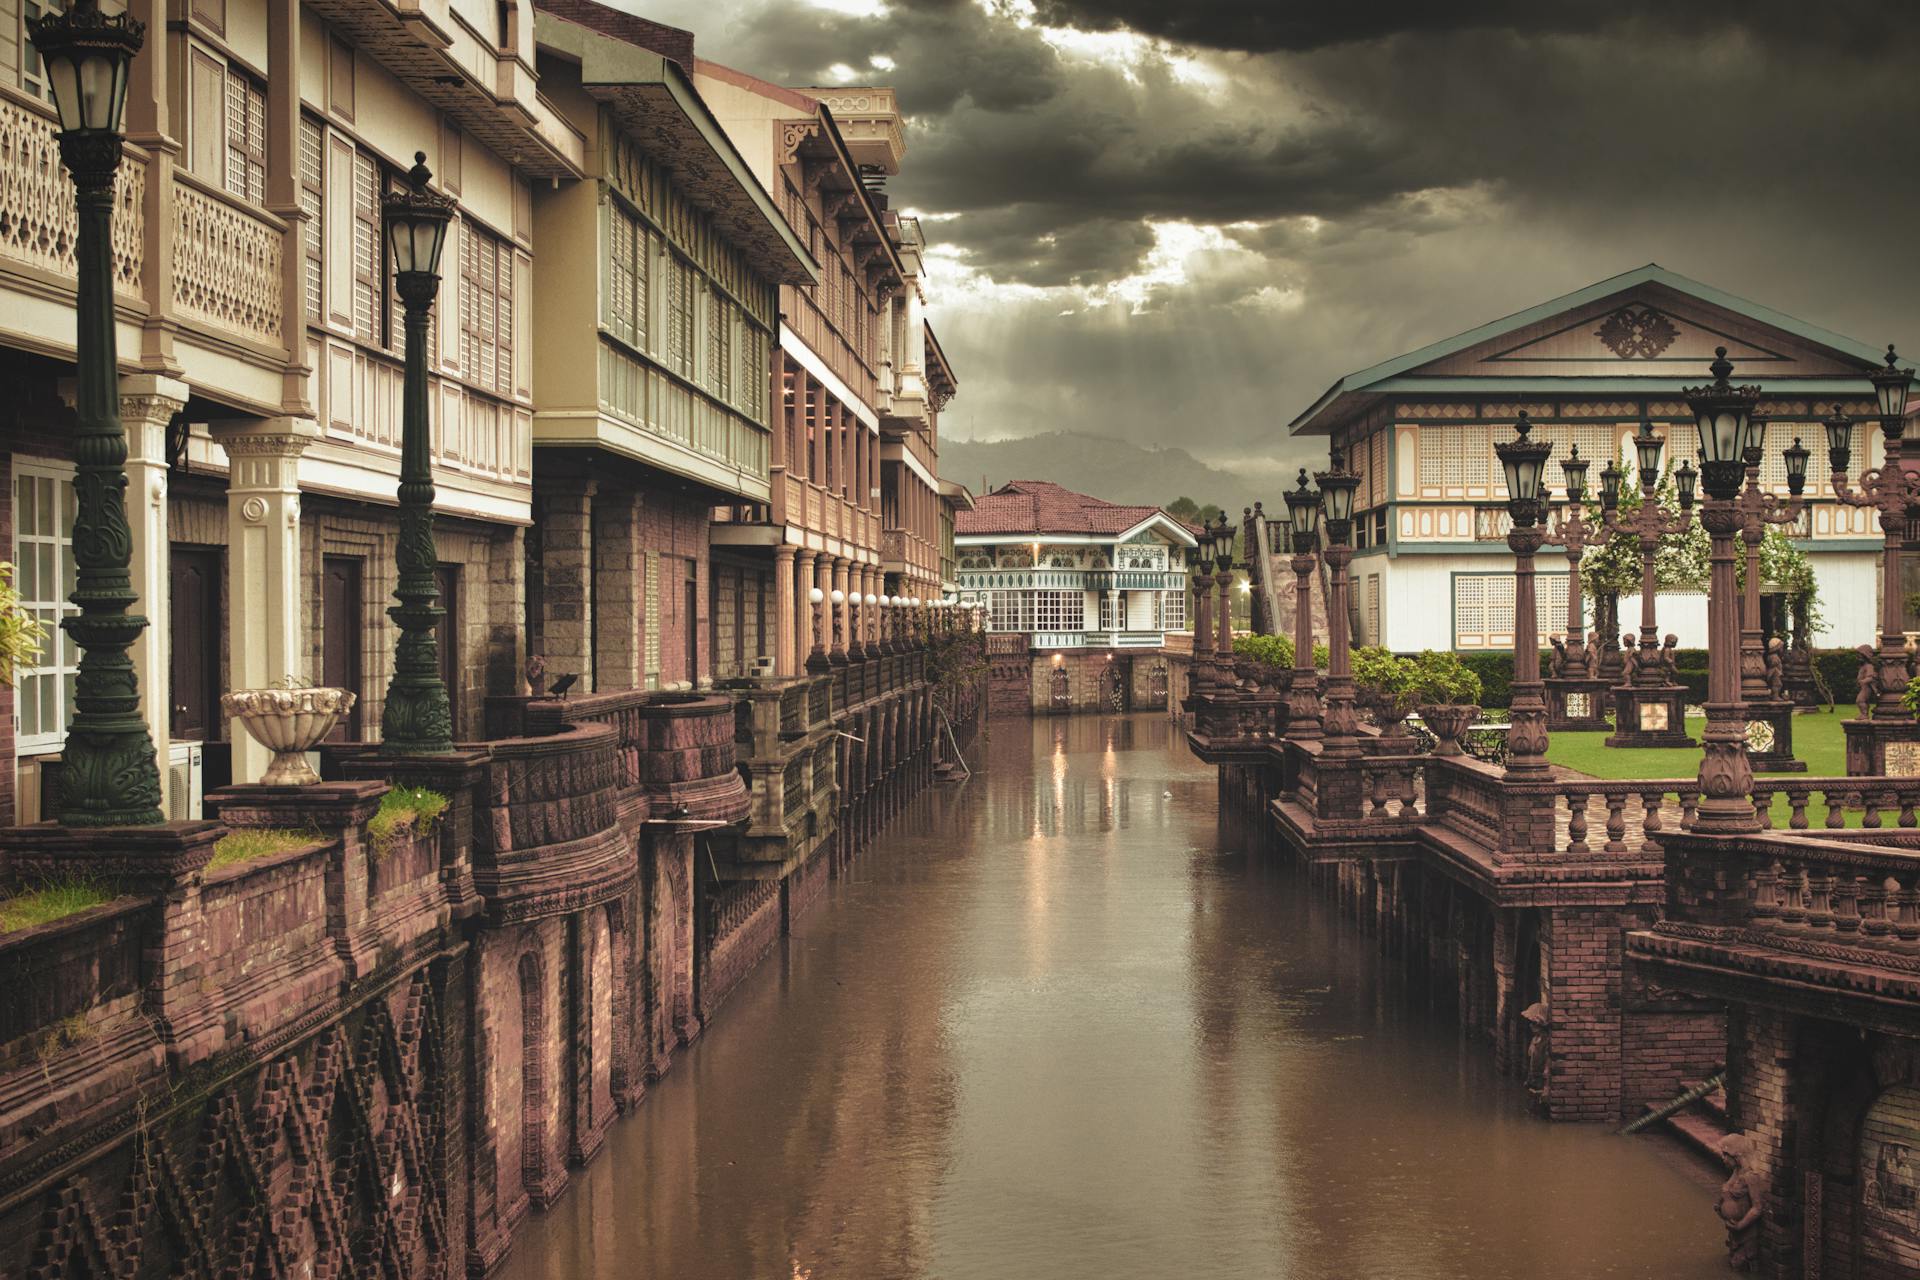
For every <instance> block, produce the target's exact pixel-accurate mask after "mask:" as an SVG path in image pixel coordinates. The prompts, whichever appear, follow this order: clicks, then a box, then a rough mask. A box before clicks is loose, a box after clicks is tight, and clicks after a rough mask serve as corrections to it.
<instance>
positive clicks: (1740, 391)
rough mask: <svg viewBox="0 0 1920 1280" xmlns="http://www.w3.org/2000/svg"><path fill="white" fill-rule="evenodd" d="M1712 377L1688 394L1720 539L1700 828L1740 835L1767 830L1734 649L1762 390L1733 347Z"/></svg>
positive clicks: (1713, 578)
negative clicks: (1759, 811)
mask: <svg viewBox="0 0 1920 1280" xmlns="http://www.w3.org/2000/svg"><path fill="white" fill-rule="evenodd" d="M1712 372H1713V382H1712V383H1711V384H1709V385H1707V386H1704V387H1689V388H1687V389H1686V390H1685V391H1683V392H1682V394H1683V395H1685V396H1686V398H1687V406H1688V408H1690V409H1692V410H1693V418H1694V423H1695V425H1696V426H1697V427H1698V429H1699V432H1700V484H1701V487H1702V488H1704V489H1705V490H1706V494H1707V499H1706V502H1705V503H1703V504H1702V505H1701V508H1700V523H1701V524H1702V525H1703V526H1704V527H1705V528H1706V531H1707V536H1708V537H1709V538H1711V539H1712V540H1713V551H1712V560H1711V564H1712V572H1711V574H1710V576H1709V579H1708V584H1707V727H1706V730H1705V732H1703V733H1702V734H1701V735H1700V736H1701V738H1702V739H1703V741H1702V744H1701V745H1702V746H1703V748H1704V753H1703V754H1702V756H1701V758H1700V810H1699V816H1698V817H1697V818H1696V819H1695V822H1694V829H1695V830H1696V831H1706V832H1717V833H1720V834H1726V835H1739V834H1742V833H1745V832H1751V831H1758V830H1759V829H1760V821H1759V818H1758V817H1757V816H1756V815H1755V814H1754V811H1753V801H1752V799H1751V793H1752V790H1753V769H1752V767H1751V764H1750V762H1749V761H1748V759H1747V723H1746V715H1745V709H1744V708H1743V707H1742V706H1741V704H1740V685H1739V677H1738V674H1737V672H1736V670H1735V668H1734V665H1733V654H1734V648H1733V645H1734V642H1735V638H1736V636H1737V635H1738V634H1739V629H1740V615H1739V609H1740V605H1739V599H1738V597H1737V596H1736V595H1735V594H1734V570H1733V538H1734V535H1735V534H1736V533H1738V532H1739V531H1740V526H1741V514H1740V511H1739V510H1738V508H1737V506H1736V502H1735V500H1736V499H1737V498H1738V497H1739V495H1740V487H1741V482H1742V481H1743V480H1744V478H1745V476H1746V470H1747V463H1746V456H1745V455H1746V450H1747V448H1748V446H1749V444H1750V443H1751V437H1750V436H1749V431H1750V429H1751V422H1752V417H1753V407H1754V405H1755V403H1757V402H1758V400H1759V399H1760V388H1758V387H1753V386H1748V387H1736V386H1734V385H1733V384H1732V383H1731V382H1730V381H1728V377H1729V375H1731V374H1732V373H1733V364H1732V362H1731V361H1729V360H1728V359H1727V349H1726V348H1725V347H1719V348H1716V349H1715V351H1714V361H1713V365H1712Z"/></svg>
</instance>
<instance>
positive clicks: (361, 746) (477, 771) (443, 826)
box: [322, 742, 492, 919]
mask: <svg viewBox="0 0 1920 1280" xmlns="http://www.w3.org/2000/svg"><path fill="white" fill-rule="evenodd" d="M322 751H323V752H324V754H325V756H326V760H327V774H328V777H329V778H330V779H331V778H332V777H334V776H336V775H337V776H339V777H341V778H345V779H348V780H352V781H361V780H373V781H379V782H385V783H388V784H390V785H392V786H395V787H424V788H426V789H427V790H429V791H437V792H439V793H440V794H441V795H443V796H445V797H447V800H448V802H449V803H448V805H447V811H446V813H445V814H443V815H441V818H440V823H439V826H438V827H437V829H436V831H437V838H438V840H439V842H440V881H441V883H442V884H443V885H445V886H446V891H447V901H448V903H449V904H450V905H451V906H452V908H453V914H454V917H455V918H456V919H466V918H468V917H470V916H474V915H477V914H479V912H480V910H481V909H482V907H483V905H484V904H483V903H482V901H481V898H480V894H479V891H478V890H477V889H475V888H474V883H473V856H474V848H473V846H474V841H475V840H476V839H479V838H481V836H480V833H478V832H476V831H475V830H474V798H475V793H476V791H477V790H478V789H479V787H480V786H481V785H482V783H483V781H484V780H485V777H486V773H487V764H488V761H489V760H491V759H492V753H491V752H490V751H488V750H486V749H484V748H462V749H457V750H454V751H449V752H447V753H446V754H445V755H419V756H399V755H388V754H385V753H383V751H382V749H381V747H380V745H379V744H378V743H357V742H356V743H341V744H337V745H329V746H326V747H323V748H322ZM486 838H488V839H491V838H492V833H491V832H488V833H486Z"/></svg>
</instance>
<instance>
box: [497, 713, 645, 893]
mask: <svg viewBox="0 0 1920 1280" xmlns="http://www.w3.org/2000/svg"><path fill="white" fill-rule="evenodd" d="M487 748H488V751H489V753H490V755H489V759H488V760H487V762H486V766H485V770H486V772H485V776H484V779H483V781H482V783H481V788H482V789H481V793H480V804H479V805H478V812H477V813H476V814H475V821H474V835H475V840H474V849H473V879H474V884H475V886H476V887H477V888H478V889H479V890H480V892H481V893H482V894H483V895H484V896H485V897H486V900H487V909H488V912H489V914H490V915H491V916H492V917H493V918H494V919H495V920H496V921H498V922H509V921H515V920H524V919H533V918H537V917H541V916H548V915H556V914H564V913H565V912H568V911H573V910H578V909H579V908H580V907H583V906H587V905H590V904H592V903H594V902H597V901H601V900H604V899H605V898H607V897H609V896H612V895H615V894H618V893H619V892H621V891H622V888H623V886H624V885H626V884H628V883H630V882H631V880H632V877H633V876H634V875H635V874H636V870H637V863H636V862H635V861H634V859H633V858H632V857H631V855H630V852H629V851H628V850H627V848H626V846H625V839H624V837H623V835H622V832H621V828H620V824H619V806H618V804H617V803H616V801H617V798H618V796H619V778H620V772H621V766H620V760H619V754H618V749H617V736H616V734H615V731H614V728H613V726H611V725H605V724H585V725H568V726H566V727H564V728H562V729H561V730H560V732H558V733H553V734H547V735H544V736H539V737H527V738H503V739H500V740H498V741H494V742H489V743H488V744H487Z"/></svg>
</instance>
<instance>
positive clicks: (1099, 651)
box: [954, 480, 1195, 711]
mask: <svg viewBox="0 0 1920 1280" xmlns="http://www.w3.org/2000/svg"><path fill="white" fill-rule="evenodd" d="M1194 545H1195V544H1194V538H1193V535H1192V534H1191V533H1189V532H1188V531H1187V528H1186V526H1185V525H1183V524H1181V523H1180V522H1179V521H1178V520H1175V519H1174V518H1173V517H1172V516H1170V515H1168V514H1167V513H1166V512H1164V511H1162V510H1161V509H1160V508H1158V507H1148V506H1126V505H1121V504H1118V503H1112V502H1104V501H1102V500H1101V499H1099V498H1092V497H1088V496H1087V495H1086V494H1083V493H1075V492H1073V491H1072V490H1070V489H1063V488H1061V487H1060V486H1059V485H1057V484H1054V483H1052V482H1050V481H1046V480H1015V481H1013V482H1012V483H1010V484H1005V485H1002V486H1001V487H1000V488H998V489H995V490H993V491H992V492H990V493H986V494H983V495H981V496H980V497H979V498H978V499H977V500H975V502H974V504H973V506H972V507H971V508H969V509H966V510H963V511H960V512H959V513H958V514H957V515H956V517H955V521H954V550H955V553H956V555H957V577H958V583H959V588H960V601H961V603H963V604H968V605H973V606H976V607H978V608H980V609H982V610H984V611H985V614H986V617H987V622H988V630H989V632H990V633H996V634H993V635H991V637H990V638H992V639H993V640H994V648H995V652H996V653H999V654H1001V655H1003V656H1005V657H1007V658H1008V659H1009V662H1008V663H1007V664H1006V665H1005V666H1004V668H1002V669H997V670H996V677H995V688H994V691H993V698H994V705H995V708H996V709H998V710H1011V709H1014V708H1016V707H1019V708H1031V709H1032V710H1036V711H1066V710H1099V711H1125V710H1138V709H1145V708H1148V707H1162V706H1165V705H1166V701H1167V690H1168V686H1169V674H1168V664H1167V660H1166V657H1165V655H1164V653H1163V652H1162V650H1163V648H1164V646H1165V644H1166V638H1167V633H1168V632H1178V631H1184V630H1185V629H1186V625H1187V619H1186V602H1187V576H1186V575H1187V568H1186V555H1187V551H1188V549H1189V548H1191V547H1193V546H1194ZM1008 637H1017V638H1018V639H1017V640H1012V639H1008ZM1016 657H1021V658H1023V660H1021V661H1013V659H1015V658H1016Z"/></svg>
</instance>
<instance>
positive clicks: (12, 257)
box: [0, 88, 147, 305]
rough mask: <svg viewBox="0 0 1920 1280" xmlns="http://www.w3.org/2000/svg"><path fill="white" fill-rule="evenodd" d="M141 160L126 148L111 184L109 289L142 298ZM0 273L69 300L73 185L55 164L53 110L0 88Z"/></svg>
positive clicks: (143, 192) (143, 176) (74, 216)
mask: <svg viewBox="0 0 1920 1280" xmlns="http://www.w3.org/2000/svg"><path fill="white" fill-rule="evenodd" d="M146 172H147V162H146V157H145V155H144V153H142V152H140V151H139V150H138V149H137V148H131V147H130V148H128V150H127V154H126V158H125V159H124V160H123V161H122V162H121V164H120V172H119V174H118V176H117V178H116V180H115V183H114V200H113V248H114V258H113V289H114V292H115V293H117V294H119V295H120V297H121V298H122V299H124V300H127V301H139V300H141V298H142V292H141V289H142V284H141V272H142V270H143V268H144V266H145V252H146V240H147V230H146V181H147V180H146ZM0 173H3V174H4V175H5V181H4V182H0V270H5V271H7V272H9V273H17V274H21V275H25V276H27V277H28V278H30V279H31V280H32V281H33V282H34V283H36V284H40V285H43V286H45V287H46V288H48V289H49V290H51V291H53V292H54V293H55V296H57V297H58V298H60V299H62V300H66V301H67V302H68V303H69V305H71V299H72V296H73V284H72V281H73V278H74V272H75V267H74V261H73V243H74V237H75V235H76V234H77V231H78V225H79V215H78V213H77V212H76V211H75V208H74V202H73V183H72V181H71V180H70V179H68V177H67V174H66V170H65V169H64V168H63V167H62V165H61V163H60V143H59V138H58V131H57V129H56V128H55V125H54V119H53V110H52V108H51V107H47V106H45V105H43V104H41V103H36V102H33V101H32V100H30V99H28V98H25V97H24V96H22V95H20V94H17V93H15V92H13V91H12V90H10V89H4V88H0Z"/></svg>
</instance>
